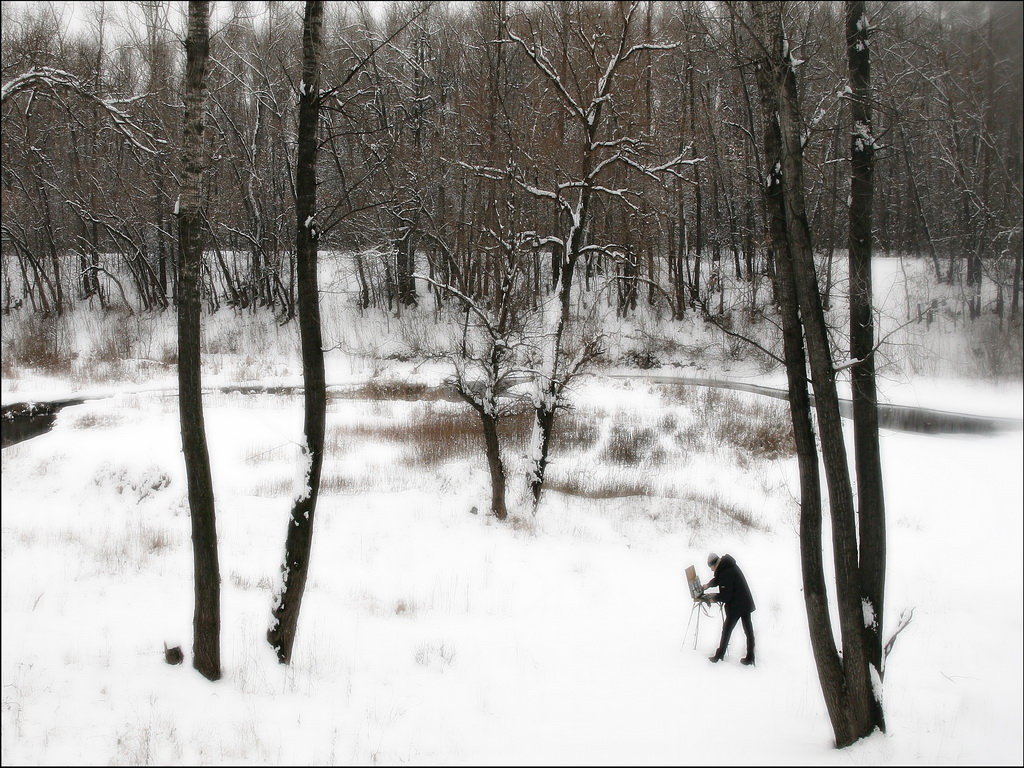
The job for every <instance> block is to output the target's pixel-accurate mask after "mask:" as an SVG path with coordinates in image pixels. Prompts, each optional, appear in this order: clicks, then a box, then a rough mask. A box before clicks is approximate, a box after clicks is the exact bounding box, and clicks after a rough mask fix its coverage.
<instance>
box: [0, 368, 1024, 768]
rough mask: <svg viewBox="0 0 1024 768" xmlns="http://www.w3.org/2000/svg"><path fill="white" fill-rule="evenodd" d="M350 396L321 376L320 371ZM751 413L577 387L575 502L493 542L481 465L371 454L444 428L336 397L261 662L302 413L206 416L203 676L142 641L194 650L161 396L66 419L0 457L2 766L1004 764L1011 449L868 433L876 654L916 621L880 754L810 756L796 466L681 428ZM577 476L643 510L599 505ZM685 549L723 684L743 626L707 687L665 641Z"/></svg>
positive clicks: (865, 745) (1015, 464) (821, 746)
mask: <svg viewBox="0 0 1024 768" xmlns="http://www.w3.org/2000/svg"><path fill="white" fill-rule="evenodd" d="M358 375H360V372H359V371H358V370H356V369H355V368H353V367H350V368H345V367H344V366H343V367H341V368H335V370H334V371H333V372H332V376H331V380H332V381H338V380H345V379H346V378H355V377H358ZM364 375H365V374H364ZM748 380H750V379H748ZM766 383H769V384H770V383H773V382H772V381H770V380H768V381H766ZM41 389H43V387H40V386H39V382H35V384H33V382H26V381H22V382H21V383H20V384H19V385H18V387H17V391H18V392H20V393H21V394H22V395H26V396H25V397H17V396H14V395H13V393H12V392H11V389H10V387H9V386H7V382H6V381H5V389H4V401H5V402H8V401H12V400H17V399H31V397H30V396H38V395H34V394H33V393H35V392H39V391H40V390H41ZM935 390H936V391H937V392H941V391H946V392H947V393H948V390H943V389H942V388H941V387H936V388H935ZM922 391H923V389H922ZM988 391H990V392H993V393H996V394H994V395H992V396H993V397H998V398H999V399H1001V400H1002V401H1005V402H1006V403H1008V404H1009V405H1007V406H1006V407H1007V408H1010V409H1011V413H1009V414H1007V413H1003V414H1002V415H1013V414H1012V407H1013V404H1014V403H1016V404H1017V406H1018V411H1017V413H1019V402H1020V399H1021V389H1020V386H1019V384H1018V385H1016V386H1015V387H1010V386H1004V387H990V388H988ZM934 397H935V399H936V400H938V399H941V398H940V396H939V395H935V396H934ZM1015 398H1016V399H1015ZM764 402H772V403H775V405H772V406H771V407H773V408H774V407H776V406H777V407H778V408H779V409H783V410H779V411H776V412H769V413H768V415H767V416H765V415H764V414H763V413H762V414H761V415H760V416H758V418H762V419H763V418H773V417H775V418H777V417H779V414H782V415H783V416H784V414H785V411H784V405H783V404H781V403H777V401H768V400H766V399H764V398H758V397H757V396H755V395H747V394H739V393H729V394H724V395H722V396H721V399H719V400H715V399H711V398H708V397H707V396H706V395H703V394H700V393H696V394H692V395H689V396H685V397H680V396H678V394H677V395H671V394H670V393H669V392H668V391H667V390H666V389H665V388H660V387H658V386H655V385H653V384H650V383H647V382H643V381H609V380H600V379H597V380H591V381H590V382H588V383H587V384H585V385H584V386H582V387H581V388H580V390H579V391H578V392H577V393H576V404H577V406H578V410H577V413H576V416H575V418H577V419H578V420H579V421H580V423H583V422H587V423H590V424H591V425H592V427H593V434H592V435H591V440H590V441H589V442H587V441H584V445H582V446H581V447H580V448H579V450H566V451H563V452H562V454H560V455H556V456H555V457H554V459H555V462H554V463H553V464H552V470H551V471H552V480H553V482H554V481H559V480H561V481H562V484H563V485H571V483H568V480H569V479H571V478H572V477H575V478H576V479H577V481H579V482H578V485H583V486H586V484H587V482H591V483H592V484H596V485H593V487H592V490H593V492H592V493H589V494H587V495H570V494H568V493H560V492H549V493H547V495H546V496H545V498H544V500H543V503H542V505H541V508H540V511H539V514H538V515H537V517H536V518H531V517H530V516H529V513H521V512H520V513H517V514H516V517H515V519H514V520H512V521H510V522H509V523H506V524H500V523H498V522H496V521H494V520H493V519H491V518H488V517H487V516H485V515H484V514H482V512H483V511H484V510H486V508H487V504H486V501H487V497H488V490H487V485H486V471H485V468H484V467H483V466H482V461H481V460H479V459H475V458H473V457H469V456H464V455H460V454H457V453H454V452H453V455H452V457H451V459H450V460H449V461H440V462H434V463H426V464H423V463H417V462H416V461H415V460H412V459H410V456H409V453H408V449H407V448H406V447H403V445H402V444H401V443H400V442H395V441H390V442H389V441H387V440H380V439H376V438H375V437H374V434H375V431H377V430H386V429H391V430H395V429H399V430H400V429H402V428H404V427H405V426H406V425H410V424H413V425H414V424H416V423H417V420H419V419H422V418H423V417H424V415H425V414H428V413H431V412H434V413H436V412H440V411H443V410H444V409H445V408H449V407H450V408H454V407H455V406H450V405H449V404H444V403H435V404H429V405H428V404H424V403H410V402H388V401H373V402H369V401H357V400H342V401H334V402H332V404H331V411H330V414H329V439H332V440H333V443H332V446H333V447H332V453H331V455H330V456H329V457H328V461H327V464H326V465H325V483H328V482H329V484H328V486H327V487H326V488H325V493H324V494H323V495H322V496H321V500H320V504H319V506H318V511H317V518H316V521H315V541H314V550H313V555H312V565H311V572H310V581H309V584H308V587H307V592H306V598H305V600H304V602H303V607H302V616H301V619H300V625H299V634H298V640H297V643H296V647H295V651H294V655H293V663H292V665H291V666H290V667H282V666H280V665H278V664H277V663H276V660H275V657H274V655H273V653H272V652H271V650H270V648H269V646H268V645H267V644H266V642H265V640H264V635H265V632H266V628H267V624H268V621H269V614H270V607H271V595H272V590H273V587H274V584H275V583H276V581H277V573H278V569H279V564H280V558H281V555H282V553H283V546H284V534H285V529H286V518H287V514H288V489H289V488H290V487H291V483H292V478H293V475H294V467H295V465H296V463H297V462H296V452H295V446H296V445H297V444H298V442H299V431H300V429H301V405H300V404H299V401H298V399H297V398H293V397H274V396H266V395H260V396H242V395H223V394H221V395H212V396H210V397H209V398H208V400H207V427H208V432H209V440H210V445H211V457H212V464H213V472H214V478H215V485H216V492H217V514H218V533H219V537H220V553H221V573H222V582H223V584H222V602H223V634H222V649H223V667H224V678H223V679H222V680H221V681H219V682H216V683H210V682H207V681H206V680H204V679H203V678H202V677H200V676H199V675H198V673H196V672H195V671H194V670H192V669H191V668H190V666H189V665H188V662H186V664H185V665H183V666H180V667H172V666H168V665H167V664H165V663H164V661H163V643H164V642H167V643H168V644H170V645H176V644H180V645H181V646H182V647H183V648H184V650H185V652H186V659H188V658H189V655H190V654H189V651H190V646H191V639H190V638H191V614H192V585H191V578H192V576H191V573H192V571H191V547H190V540H189V520H188V511H187V509H188V508H187V503H186V501H185V484H184V469H183V464H182V458H181V452H180V436H179V433H178V422H177V412H176V401H175V399H174V397H173V396H170V397H168V396H162V395H160V394H156V393H151V394H136V395H130V394H122V395H119V396H116V397H114V398H112V399H107V400H100V401H95V402H90V403H86V404H85V405H81V406H76V407H73V408H68V409H66V410H64V411H62V412H61V414H60V416H59V417H58V421H57V425H56V427H55V428H54V430H53V431H52V432H50V433H48V434H45V435H42V436H40V437H37V438H34V439H32V440H30V441H28V442H25V443H22V444H19V445H17V446H14V447H11V448H7V449H4V451H3V454H2V456H3V472H2V480H0V490H2V509H3V513H2V514H3V524H2V528H3V531H2V534H3V535H2V542H3V543H2V612H3V617H2V618H3V621H2V646H0V649H2V650H0V654H2V674H3V715H2V717H3V720H2V724H3V735H2V758H3V762H4V763H5V764H15V763H32V764H63V763H67V764H81V763H87V764H93V763H115V764H124V763H156V764H160V763H175V764H189V763H204V764H212V763H215V764H221V763H232V764H234V763H251V764H266V763H290V764H299V765H303V764H310V765H316V764H328V763H360V764H364V763H366V764H368V763H384V764H396V763H418V764H423V763H428V764H477V763H483V764H487V763H504V764H516V763H523V764H548V763H555V764H564V763H603V764H607V763H612V764H616V763H628V764H650V763H661V764H675V765H678V764H712V763H713V764H725V765H729V764H780V765H799V764H806V765H820V764H828V765H832V764H835V765H861V764H880V763H884V764H891V765H903V764H918V765H931V764H1010V765H1013V764H1017V765H1020V764H1021V763H1022V761H1024V751H1022V749H1024V734H1022V722H1024V711H1022V696H1024V690H1022V679H1024V669H1022V654H1021V648H1022V647H1024V627H1022V606H1024V587H1022V562H1024V557H1022V546H1024V545H1022V530H1021V529H1022V501H1024V488H1022V471H1021V466H1022V462H1024V444H1022V433H1021V432H1019V431H1017V432H1008V433H1002V434H998V435H995V436H985V437H941V436H926V435H915V434H907V433H895V432H883V435H882V451H883V460H884V466H885V483H886V500H887V509H888V521H889V544H888V546H889V570H888V590H887V605H886V610H885V616H884V620H885V625H886V627H887V633H886V634H888V632H889V631H891V629H892V628H893V627H894V626H895V624H896V621H897V619H898V617H899V615H900V613H901V612H902V611H903V610H904V609H909V608H914V611H915V612H914V618H913V621H912V623H911V624H910V626H909V627H908V628H907V629H906V630H905V631H904V632H903V633H902V634H901V635H900V636H899V637H898V639H897V641H896V644H895V648H894V650H893V652H892V654H891V655H890V657H889V659H888V665H887V676H886V680H885V689H884V698H885V706H886V711H887V717H888V725H889V732H888V733H887V734H885V735H882V734H876V735H875V736H873V737H871V738H870V739H867V740H865V741H863V742H861V743H859V744H857V745H855V746H854V747H852V748H850V749H846V750H841V751H837V750H834V749H833V748H832V746H831V743H832V742H831V739H832V735H831V729H830V727H829V724H828V718H827V715H826V713H825V708H824V704H823V702H822V699H821V693H820V689H819V686H818V682H817V678H816V675H815V671H814V665H813V661H812V659H811V653H810V647H809V641H808V638H807V629H806V621H805V617H804V610H803V602H802V597H801V592H800V574H799V555H798V541H797V533H796V505H797V501H796V494H797V485H796V468H795V461H794V460H793V459H792V458H783V459H778V458H765V457H756V456H750V455H745V454H743V453H742V452H741V451H738V450H737V449H736V448H735V446H732V445H729V444H725V443H722V444H714V443H712V442H707V441H706V440H705V441H704V442H702V438H700V435H699V434H697V435H696V436H694V431H693V430H690V431H688V427H689V426H692V425H694V424H699V425H701V430H697V432H701V431H702V430H703V432H707V424H708V423H710V424H711V425H712V426H714V423H715V422H714V421H712V422H699V423H698V422H697V421H695V420H696V419H698V417H700V414H701V413H703V414H704V415H703V416H702V417H700V418H705V419H706V418H708V411H709V410H713V409H714V408H719V409H724V410H727V411H730V412H732V413H733V414H735V413H740V414H741V415H742V414H745V413H754V412H755V409H757V408H758V407H760V405H759V404H762V403H764ZM930 404H933V405H942V403H939V402H934V403H930ZM980 405H983V403H982V404H980ZM430 408H433V409H440V411H430V410H429V409H430ZM953 409H954V410H961V411H972V410H975V409H974V408H971V407H968V406H967V405H964V404H962V405H961V406H960V407H955V408H953ZM978 411H979V412H983V411H982V409H981V407H979V408H978ZM773 413H774V416H773V415H772V414H773ZM710 418H712V419H717V418H724V416H721V417H720V416H714V415H712V416H711V417H710ZM629 429H633V430H634V431H639V432H642V431H643V430H648V434H650V433H651V430H653V431H654V432H653V433H654V434H655V435H656V438H655V442H656V443H657V445H654V446H651V445H646V444H644V443H643V441H640V443H639V444H640V445H646V448H645V449H644V452H642V453H641V454H640V455H639V458H638V459H637V460H636V461H635V462H634V463H633V464H632V465H630V466H625V467H623V466H617V465H615V464H614V462H613V461H611V460H610V459H609V458H608V456H609V454H608V452H607V451H608V446H609V441H610V440H611V439H612V438H613V436H614V435H615V434H616V430H620V431H621V430H627V431H628V430H629ZM686 435H689V437H688V438H686V439H683V437H684V436H686ZM510 461H511V463H512V465H513V466H512V469H513V470H514V471H515V472H517V473H518V471H519V469H520V467H519V464H518V463H517V457H515V456H511V457H510ZM597 476H600V478H603V480H601V479H595V478H596V477H597ZM580 478H583V480H582V481H580ZM588 478H589V480H588ZM609 478H610V479H609ZM602 482H604V483H606V485H607V484H608V483H610V484H611V485H612V486H614V484H615V483H618V484H619V485H620V486H622V487H623V488H627V489H628V488H634V487H637V486H639V487H641V488H646V489H647V492H646V493H644V494H642V495H632V496H620V497H617V496H616V494H615V493H614V492H613V491H614V488H613V487H611V486H608V487H606V486H601V483H602ZM602 489H603V490H605V491H607V492H601V491H602ZM474 506H476V507H478V508H479V509H480V510H481V514H476V515H474V514H470V510H471V508H472V507H474ZM744 521H745V522H744ZM825 540H826V541H828V534H827V531H826V536H825ZM710 550H714V551H716V552H719V553H723V552H729V553H731V554H733V555H734V556H735V557H736V559H737V561H738V562H739V564H740V566H741V567H742V568H743V569H744V571H745V573H746V575H747V577H748V580H749V581H750V584H751V586H752V589H753V592H754V597H755V600H756V602H757V605H758V609H757V611H756V612H755V614H754V617H753V618H754V627H755V631H756V634H757V648H758V650H757V656H758V663H757V666H756V667H754V668H746V667H742V666H741V665H740V664H739V656H740V655H741V653H742V647H743V633H742V629H740V628H737V630H736V632H735V633H734V636H733V642H732V647H731V649H730V653H729V655H728V657H727V659H726V661H725V663H723V664H718V665H712V664H710V663H709V662H708V661H707V658H706V657H707V655H708V654H709V653H711V652H712V651H713V650H714V647H715V645H716V644H717V633H718V629H719V627H720V623H719V620H718V618H717V617H712V618H707V617H705V618H704V619H703V620H702V622H701V625H700V633H699V637H698V638H697V643H696V646H697V647H696V649H694V647H693V646H694V643H693V639H694V638H693V634H694V633H693V627H690V634H689V635H688V636H687V635H685V632H686V629H687V620H688V619H689V617H690V601H689V597H688V594H687V591H686V586H685V582H684V577H683V569H684V568H685V566H687V565H690V564H695V565H697V566H698V571H699V573H700V575H701V577H702V578H704V579H706V578H707V577H708V572H707V569H706V568H705V567H704V565H703V564H704V561H705V558H706V556H707V552H708V551H710Z"/></svg>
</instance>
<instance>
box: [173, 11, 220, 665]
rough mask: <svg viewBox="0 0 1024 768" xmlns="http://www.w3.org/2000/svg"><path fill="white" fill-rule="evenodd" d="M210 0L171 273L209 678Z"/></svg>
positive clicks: (191, 50) (194, 60) (192, 97)
mask: <svg viewBox="0 0 1024 768" xmlns="http://www.w3.org/2000/svg"><path fill="white" fill-rule="evenodd" d="M209 19H210V4H209V3H208V2H204V1H203V0H190V2H189V4H188V37H187V39H186V40H185V130H184V138H183V150H184V151H183V155H184V168H183V174H182V187H181V206H180V208H179V218H178V238H179V243H180V245H179V250H180V253H181V275H180V278H179V281H178V412H179V414H180V417H181V445H182V452H183V453H184V455H185V473H186V475H187V477H188V503H189V510H190V513H191V518H192V555H193V568H194V576H195V612H194V614H193V619H192V633H193V635H192V651H193V661H192V663H193V666H194V667H195V668H196V669H197V670H198V671H199V672H200V673H201V674H202V675H203V676H205V677H207V678H209V679H210V680H217V679H219V678H220V675H221V671H220V565H219V563H218V558H217V522H216V517H215V515H214V501H213V481H212V478H211V475H210V455H209V451H208V450H207V447H206V427H205V424H204V422H203V399H202V398H203V394H202V373H201V369H200V338H199V324H200V300H199V279H200V272H201V269H202V259H203V240H202V233H203V219H204V212H203V209H202V206H203V200H204V197H203V194H202V186H203V172H204V170H205V168H206V149H205V146H204V143H203V141H204V137H203V132H204V114H203V113H204V110H205V105H206V65H207V59H208V57H209V51H210V43H209V34H210V33H209Z"/></svg>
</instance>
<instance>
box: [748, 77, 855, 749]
mask: <svg viewBox="0 0 1024 768" xmlns="http://www.w3.org/2000/svg"><path fill="white" fill-rule="evenodd" d="M757 84H758V89H759V91H760V96H761V108H762V114H764V116H765V119H764V147H765V159H766V165H767V169H766V173H765V178H766V179H767V181H766V187H765V194H764V199H765V207H766V210H767V213H768V234H769V236H770V238H771V247H772V251H773V252H774V253H775V254H776V259H775V264H776V269H775V296H776V297H777V300H778V305H779V314H780V316H781V319H782V341H783V352H784V355H785V360H786V378H787V382H788V385H789V386H788V393H789V398H788V399H789V410H790V418H791V420H792V423H793V441H794V443H795V444H796V454H797V467H798V470H799V476H800V564H801V572H802V575H803V586H804V608H805V610H806V612H807V626H808V630H809V633H810V638H811V651H812V653H813V654H814V662H815V666H816V667H817V669H818V678H819V682H820V684H821V691H822V696H823V697H824V699H825V707H826V709H827V710H828V714H829V719H830V720H831V722H832V724H833V729H834V731H835V734H836V741H837V743H838V742H840V741H843V740H845V739H846V738H847V737H846V735H845V722H846V715H845V712H846V706H847V705H846V685H845V681H844V679H843V669H842V662H841V660H840V657H839V651H838V650H837V648H836V643H835V636H834V634H833V631H832V618H831V615H830V614H829V606H828V594H827V592H826V587H825V568H824V561H823V556H822V532H821V477H820V473H819V470H818V448H817V445H816V442H815V436H814V424H813V422H812V420H811V406H810V396H809V393H808V391H807V357H806V353H805V350H804V342H803V330H802V329H801V327H800V316H799V309H798V307H797V299H796V286H795V284H794V282H793V263H792V257H791V256H790V252H789V239H788V235H787V229H786V210H785V202H784V200H783V193H782V184H783V179H782V163H781V141H782V140H781V137H780V132H779V122H778V119H777V118H776V117H775V115H777V113H778V107H777V103H778V100H777V98H776V97H775V93H774V90H773V84H772V80H771V75H770V74H769V71H768V66H767V63H766V62H762V63H760V64H759V66H758V70H757Z"/></svg>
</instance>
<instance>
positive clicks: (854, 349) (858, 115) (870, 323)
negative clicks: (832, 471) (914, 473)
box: [846, 0, 885, 731]
mask: <svg viewBox="0 0 1024 768" xmlns="http://www.w3.org/2000/svg"><path fill="white" fill-rule="evenodd" d="M864 6H865V4H864V2H863V0H858V1H852V0H847V2H846V53H847V61H848V63H849V69H850V89H851V91H852V95H851V98H850V99H849V103H850V117H851V124H852V126H851V128H852V135H851V140H850V158H851V178H850V226H849V245H848V249H849V263H850V358H851V359H853V360H858V361H860V362H858V363H857V364H856V365H854V366H853V368H852V369H851V372H850V379H851V382H850V383H851V386H852V399H853V434H854V455H855V461H856V472H857V505H858V515H859V519H860V525H859V526H858V533H859V536H860V586H861V593H862V602H863V603H864V605H865V606H866V607H865V608H864V611H865V613H867V612H868V610H869V608H868V607H867V606H869V607H870V613H871V615H872V617H873V619H874V620H873V622H870V623H869V622H868V617H867V616H865V619H864V622H865V624H867V625H868V626H867V629H866V631H867V644H868V656H869V659H870V661H871V664H872V665H873V666H874V668H875V673H876V674H877V675H878V679H879V680H881V678H882V673H883V667H882V662H883V657H882V643H883V641H882V609H883V605H884V598H885V499H884V494H883V490H882V460H881V455H880V451H879V445H878V393H877V390H876V386H875V352H874V345H875V326H874V319H873V316H872V313H871V205H872V199H873V195H874V181H873V173H874V164H875V160H874V151H875V147H874V141H875V140H874V134H873V132H872V125H871V98H872V97H871V59H870V52H869V47H868V36H869V26H868V18H867V15H866V14H865V8H864ZM873 719H874V722H875V725H877V726H878V727H879V728H881V729H882V730H883V731H884V730H885V719H884V717H883V713H882V704H881V702H880V701H877V700H876V701H875V707H874V713H873Z"/></svg>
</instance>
